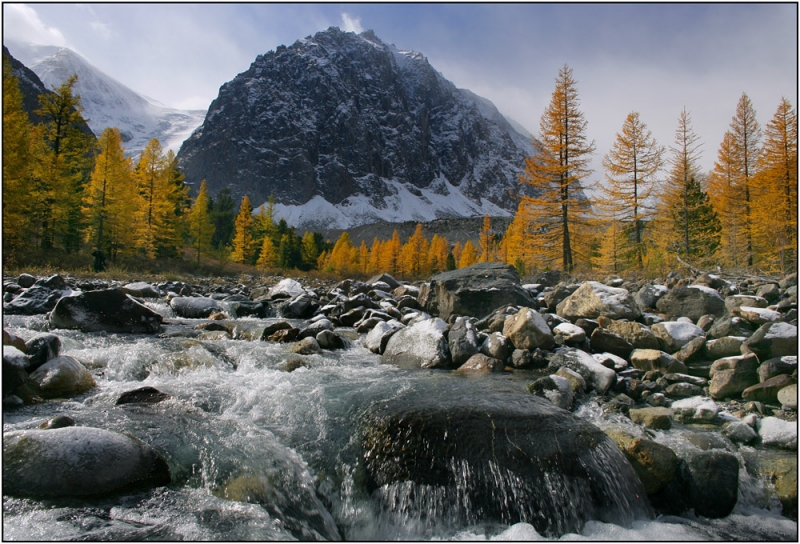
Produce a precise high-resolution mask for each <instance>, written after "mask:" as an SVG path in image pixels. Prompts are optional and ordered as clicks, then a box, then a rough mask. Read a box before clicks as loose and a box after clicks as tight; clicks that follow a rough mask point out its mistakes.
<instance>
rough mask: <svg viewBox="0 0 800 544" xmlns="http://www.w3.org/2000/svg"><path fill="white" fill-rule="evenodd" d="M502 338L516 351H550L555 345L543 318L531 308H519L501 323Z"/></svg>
mask: <svg viewBox="0 0 800 544" xmlns="http://www.w3.org/2000/svg"><path fill="white" fill-rule="evenodd" d="M503 336H505V337H506V338H508V339H509V340H511V343H512V344H514V347H516V348H517V349H527V350H533V349H536V348H541V349H550V348H552V347H553V346H554V345H555V340H554V338H553V334H552V332H551V331H550V327H548V326H547V323H546V322H545V320H544V318H543V317H542V316H541V314H539V312H537V311H536V310H534V309H532V308H527V307H525V308H521V309H520V310H519V312H517V313H516V314H514V315H512V316H509V317H507V318H506V319H505V321H504V323H503Z"/></svg>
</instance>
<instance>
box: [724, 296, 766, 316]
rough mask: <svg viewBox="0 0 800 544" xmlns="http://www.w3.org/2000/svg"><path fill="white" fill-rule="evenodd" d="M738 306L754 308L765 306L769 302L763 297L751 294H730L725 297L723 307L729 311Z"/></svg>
mask: <svg viewBox="0 0 800 544" xmlns="http://www.w3.org/2000/svg"><path fill="white" fill-rule="evenodd" d="M739 306H752V307H754V308H766V307H767V306H769V302H767V299H765V298H764V297H757V296H753V295H732V296H729V297H725V309H726V310H728V311H729V312H730V311H731V310H733V309H734V308H738V307H739Z"/></svg>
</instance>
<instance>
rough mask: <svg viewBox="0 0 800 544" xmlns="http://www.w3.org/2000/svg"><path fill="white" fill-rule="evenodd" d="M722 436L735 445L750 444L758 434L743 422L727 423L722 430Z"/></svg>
mask: <svg viewBox="0 0 800 544" xmlns="http://www.w3.org/2000/svg"><path fill="white" fill-rule="evenodd" d="M722 436H724V437H726V438H728V439H729V440H730V441H731V442H735V443H737V444H752V443H753V442H755V441H756V439H757V438H758V433H757V432H756V431H755V429H753V428H752V427H751V426H750V425H748V424H747V423H745V422H744V421H729V422H728V423H726V424H725V426H724V427H723V428H722Z"/></svg>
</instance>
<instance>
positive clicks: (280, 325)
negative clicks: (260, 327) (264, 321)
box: [261, 321, 300, 340]
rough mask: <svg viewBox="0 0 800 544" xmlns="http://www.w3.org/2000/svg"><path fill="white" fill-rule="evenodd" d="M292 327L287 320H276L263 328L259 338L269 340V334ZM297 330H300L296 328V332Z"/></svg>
mask: <svg viewBox="0 0 800 544" xmlns="http://www.w3.org/2000/svg"><path fill="white" fill-rule="evenodd" d="M293 328H294V326H293V325H292V324H291V323H289V322H288V321H276V322H275V323H271V324H270V325H267V326H266V327H265V328H264V332H262V333H261V340H269V338H270V336H272V335H273V334H275V333H276V332H278V331H281V330H288V329H293ZM299 332H300V331H299V330H298V333H299Z"/></svg>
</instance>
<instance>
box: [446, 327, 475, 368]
mask: <svg viewBox="0 0 800 544" xmlns="http://www.w3.org/2000/svg"><path fill="white" fill-rule="evenodd" d="M447 343H448V346H449V347H450V357H451V358H452V360H453V364H454V365H456V366H461V365H463V364H464V363H466V362H467V359H469V358H470V357H472V356H473V355H475V354H476V353H478V351H479V349H480V346H479V344H478V331H477V329H476V328H475V325H474V324H473V322H472V321H471V320H470V319H469V318H467V317H457V318H456V320H455V322H453V325H452V326H451V327H450V331H449V332H448V333H447Z"/></svg>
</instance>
